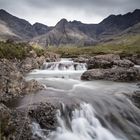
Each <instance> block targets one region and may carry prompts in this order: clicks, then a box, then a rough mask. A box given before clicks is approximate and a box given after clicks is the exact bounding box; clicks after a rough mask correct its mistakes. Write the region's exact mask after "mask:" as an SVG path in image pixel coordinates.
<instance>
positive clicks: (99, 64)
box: [87, 54, 134, 69]
mask: <svg viewBox="0 0 140 140" xmlns="http://www.w3.org/2000/svg"><path fill="white" fill-rule="evenodd" d="M87 66H88V69H96V68H103V69H108V68H112V67H114V66H118V67H125V68H130V67H133V66H134V63H133V62H131V61H130V60H127V59H120V56H119V55H115V54H106V55H97V56H94V57H91V58H89V59H88V61H87Z"/></svg>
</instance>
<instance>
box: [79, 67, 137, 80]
mask: <svg viewBox="0 0 140 140" xmlns="http://www.w3.org/2000/svg"><path fill="white" fill-rule="evenodd" d="M81 79H82V80H99V79H103V80H110V81H122V82H129V81H138V80H140V73H139V70H138V69H137V68H134V67H132V68H122V67H114V68H111V69H92V70H88V71H86V72H84V73H83V75H82V76H81Z"/></svg>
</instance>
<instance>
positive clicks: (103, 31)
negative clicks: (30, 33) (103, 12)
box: [31, 9, 140, 46]
mask: <svg viewBox="0 0 140 140" xmlns="http://www.w3.org/2000/svg"><path fill="white" fill-rule="evenodd" d="M139 22H140V10H138V9H137V10H135V11H134V12H132V13H127V14H125V15H110V16H109V17H107V18H106V19H104V20H103V21H102V22H100V23H99V24H84V23H82V22H80V21H72V22H68V21H67V20H66V19H62V20H60V21H59V22H58V23H57V24H56V26H55V27H54V28H53V29H52V30H51V31H50V32H48V33H47V34H44V35H42V36H38V37H36V38H33V39H32V41H31V42H32V43H34V42H35V43H37V44H40V45H42V46H48V45H56V46H59V45H65V44H69V45H78V46H85V45H94V44H98V43H101V42H104V41H106V40H110V38H112V37H116V36H117V35H119V34H120V33H124V31H125V30H126V29H129V28H131V27H132V26H134V25H136V24H138V23H139ZM138 28H139V27H138ZM131 30H134V28H132V29H131Z"/></svg>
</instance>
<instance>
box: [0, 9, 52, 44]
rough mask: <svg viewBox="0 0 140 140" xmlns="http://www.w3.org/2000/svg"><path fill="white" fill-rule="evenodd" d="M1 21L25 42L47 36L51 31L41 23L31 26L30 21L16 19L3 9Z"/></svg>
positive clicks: (0, 13) (0, 11)
mask: <svg viewBox="0 0 140 140" xmlns="http://www.w3.org/2000/svg"><path fill="white" fill-rule="evenodd" d="M0 20H1V21H2V22H3V23H5V24H6V26H7V28H9V29H10V30H11V32H12V33H13V34H14V35H15V36H19V37H20V38H21V39H22V40H23V41H25V40H30V39H31V38H33V37H35V36H38V35H41V34H45V33H47V32H48V31H49V30H50V29H49V27H48V26H46V25H43V24H40V23H36V24H34V25H31V24H30V23H29V22H28V21H26V20H24V19H20V18H18V17H15V16H13V15H11V14H9V13H8V12H6V11H5V10H3V9H1V10H0Z"/></svg>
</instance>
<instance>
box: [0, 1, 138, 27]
mask: <svg viewBox="0 0 140 140" xmlns="http://www.w3.org/2000/svg"><path fill="white" fill-rule="evenodd" d="M0 8H1V9H5V10H7V11H8V12H10V13H11V14H13V15H15V16H18V17H20V18H24V19H26V20H28V21H29V22H30V23H32V24H33V23H35V22H40V23H44V24H47V25H55V24H56V23H57V22H58V21H59V20H60V19H62V18H66V19H67V20H69V21H72V20H78V21H82V22H84V23H99V22H100V21H101V20H103V19H104V18H106V17H107V16H109V15H110V14H125V13H127V12H132V11H134V10H135V9H139V8H140V0H0Z"/></svg>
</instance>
